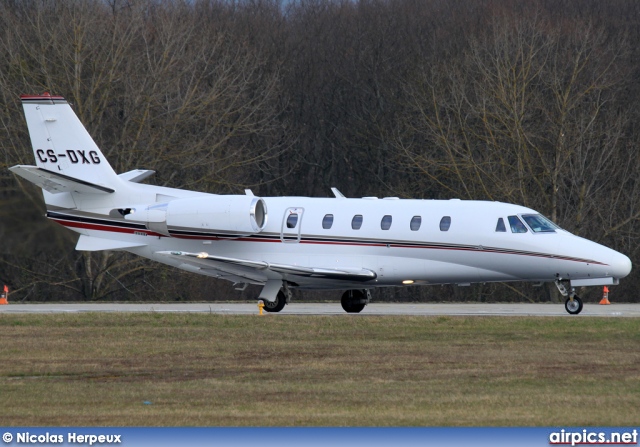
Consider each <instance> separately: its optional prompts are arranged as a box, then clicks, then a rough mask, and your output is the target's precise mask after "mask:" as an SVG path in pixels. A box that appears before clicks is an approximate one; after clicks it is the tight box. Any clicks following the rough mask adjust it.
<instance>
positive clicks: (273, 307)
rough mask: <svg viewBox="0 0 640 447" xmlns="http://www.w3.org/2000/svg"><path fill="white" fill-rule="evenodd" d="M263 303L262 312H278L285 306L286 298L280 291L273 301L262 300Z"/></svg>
mask: <svg viewBox="0 0 640 447" xmlns="http://www.w3.org/2000/svg"><path fill="white" fill-rule="evenodd" d="M263 302H264V310H266V311H267V312H280V311H281V310H282V309H284V306H285V304H287V297H286V296H285V294H284V292H282V290H280V291H279V292H278V294H277V295H276V299H275V300H273V301H269V300H263Z"/></svg>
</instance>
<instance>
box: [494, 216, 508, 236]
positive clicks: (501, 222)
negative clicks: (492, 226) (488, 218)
mask: <svg viewBox="0 0 640 447" xmlns="http://www.w3.org/2000/svg"><path fill="white" fill-rule="evenodd" d="M496 231H497V232H501V233H504V232H506V231H507V227H505V226H504V220H502V217H501V218H500V219H498V223H497V224H496Z"/></svg>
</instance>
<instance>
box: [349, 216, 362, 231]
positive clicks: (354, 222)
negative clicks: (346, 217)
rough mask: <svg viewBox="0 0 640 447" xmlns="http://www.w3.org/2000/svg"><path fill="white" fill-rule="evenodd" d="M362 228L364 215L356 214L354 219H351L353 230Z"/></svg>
mask: <svg viewBox="0 0 640 447" xmlns="http://www.w3.org/2000/svg"><path fill="white" fill-rule="evenodd" d="M361 226H362V214H356V215H355V216H353V219H351V228H353V229H354V230H359V229H360V227H361Z"/></svg>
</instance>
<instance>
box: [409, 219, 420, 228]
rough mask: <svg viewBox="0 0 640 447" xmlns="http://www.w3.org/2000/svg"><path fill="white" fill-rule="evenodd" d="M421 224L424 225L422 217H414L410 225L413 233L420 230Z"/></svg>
mask: <svg viewBox="0 0 640 447" xmlns="http://www.w3.org/2000/svg"><path fill="white" fill-rule="evenodd" d="M421 224H422V216H413V217H412V218H411V223H409V228H411V231H418V230H419V229H420V225H421Z"/></svg>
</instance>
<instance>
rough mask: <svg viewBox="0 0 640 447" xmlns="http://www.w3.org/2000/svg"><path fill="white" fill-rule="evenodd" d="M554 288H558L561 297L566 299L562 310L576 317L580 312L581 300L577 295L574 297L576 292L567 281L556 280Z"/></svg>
mask: <svg viewBox="0 0 640 447" xmlns="http://www.w3.org/2000/svg"><path fill="white" fill-rule="evenodd" d="M567 286H568V287H567ZM556 287H557V288H558V290H559V291H560V293H561V294H562V296H566V297H567V299H566V301H565V302H564V308H565V310H566V311H567V312H569V313H570V314H571V315H578V314H579V313H580V312H582V307H583V304H582V300H581V299H580V297H579V296H578V295H576V291H575V289H574V288H573V287H571V284H570V283H569V281H560V280H557V281H556Z"/></svg>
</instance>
